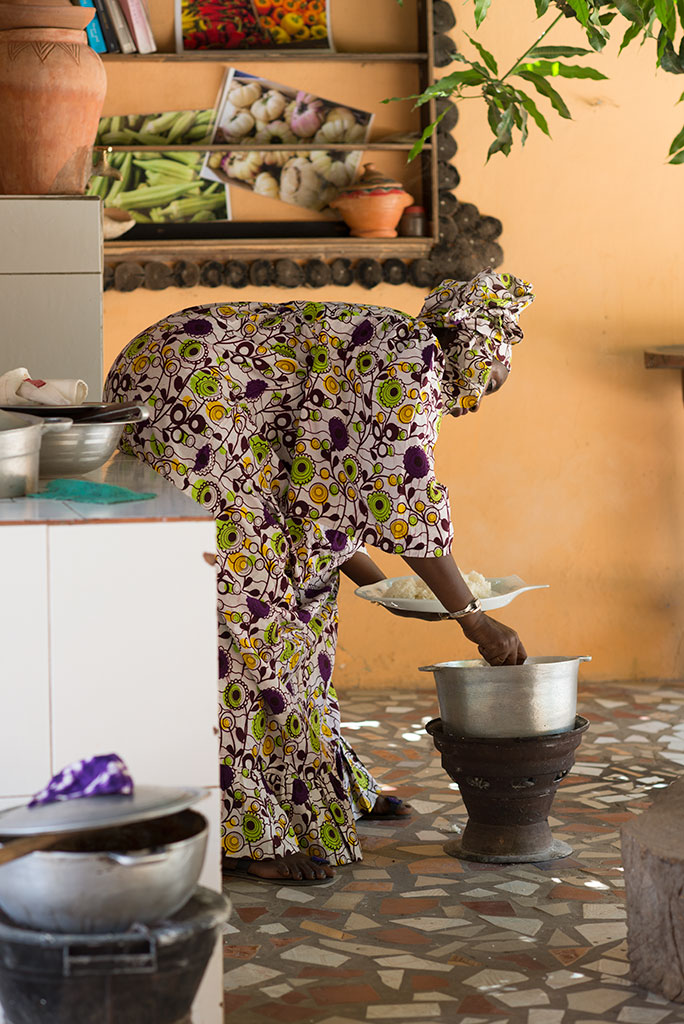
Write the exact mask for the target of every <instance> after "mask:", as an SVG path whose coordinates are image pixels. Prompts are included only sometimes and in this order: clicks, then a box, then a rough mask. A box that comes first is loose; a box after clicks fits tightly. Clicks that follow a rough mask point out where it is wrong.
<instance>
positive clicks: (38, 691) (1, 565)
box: [0, 526, 52, 802]
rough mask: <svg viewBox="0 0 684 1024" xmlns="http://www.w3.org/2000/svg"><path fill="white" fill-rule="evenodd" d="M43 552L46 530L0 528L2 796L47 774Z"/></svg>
mask: <svg viewBox="0 0 684 1024" xmlns="http://www.w3.org/2000/svg"><path fill="white" fill-rule="evenodd" d="M46 552H47V527H46V526H15V527H14V529H12V530H0V709H1V713H0V797H1V796H6V797H8V798H9V797H20V796H21V795H23V794H26V793H33V792H35V791H36V790H38V789H40V788H41V787H42V786H43V785H45V780H46V779H48V778H49V777H50V775H51V768H52V762H51V758H50V690H49V674H48V580H47V557H46ZM14 802H18V801H16V800H15V801H14Z"/></svg>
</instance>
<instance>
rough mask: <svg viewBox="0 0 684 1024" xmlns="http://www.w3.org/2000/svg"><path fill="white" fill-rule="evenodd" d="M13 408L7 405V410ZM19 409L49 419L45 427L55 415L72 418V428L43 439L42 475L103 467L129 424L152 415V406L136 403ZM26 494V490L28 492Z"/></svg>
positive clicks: (16, 409)
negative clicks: (150, 409) (150, 411)
mask: <svg viewBox="0 0 684 1024" xmlns="http://www.w3.org/2000/svg"><path fill="white" fill-rule="evenodd" d="M8 408H9V407H7V406H5V409H6V410H7V409H8ZM11 409H12V412H11V415H15V414H16V413H17V412H19V413H20V414H21V415H30V416H32V417H34V418H39V419H41V420H44V421H45V425H44V428H43V429H44V430H45V431H49V430H51V428H50V426H49V424H50V423H52V422H54V420H55V417H68V418H69V420H70V421H71V422H70V424H69V425H68V429H63V430H62V431H61V432H60V433H56V432H51V433H49V434H46V435H45V436H43V438H42V443H41V445H40V464H39V469H38V473H39V476H40V477H42V478H50V477H62V476H80V475H81V474H83V473H89V472H90V471H91V470H93V469H99V467H100V466H102V465H104V463H105V462H106V461H107V459H108V458H109V457H110V456H111V455H113V454H114V452H115V451H116V448H117V446H118V444H119V441H120V440H121V434H122V433H123V429H124V427H125V426H126V424H127V423H141V422H142V421H143V420H146V419H148V418H149V415H150V413H149V409H148V408H147V406H145V405H141V404H139V403H136V402H129V403H116V402H90V403H84V404H83V405H74V406H71V405H70V406H49V405H33V406H12V407H11ZM24 493H25V492H24Z"/></svg>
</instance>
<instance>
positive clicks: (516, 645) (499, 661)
mask: <svg viewBox="0 0 684 1024" xmlns="http://www.w3.org/2000/svg"><path fill="white" fill-rule="evenodd" d="M402 557H403V559H404V561H405V562H406V564H407V565H408V566H409V568H410V569H412V570H413V572H415V573H416V575H418V576H420V578H421V579H422V580H423V581H424V582H425V583H427V585H428V587H429V588H430V590H431V591H432V592H433V594H434V595H435V597H437V598H438V600H439V601H441V602H442V604H443V605H444V607H445V608H446V610H447V611H448V612H458V611H461V609H462V608H465V607H466V606H467V605H469V604H470V602H471V601H472V600H473V595H472V594H471V593H470V590H469V589H468V586H467V584H466V582H465V580H464V579H463V577H462V576H461V573H460V572H459V570H458V566H457V565H456V562H455V561H454V559H453V557H452V556H451V555H443V556H442V557H441V558H409V557H407V556H406V555H404V556H402ZM456 622H458V624H459V625H460V627H461V629H462V630H463V632H464V634H465V635H466V637H467V638H468V640H470V641H472V643H474V644H477V648H478V650H479V652H480V654H481V655H482V657H483V658H484V659H485V661H487V662H489V664H490V665H521V664H522V663H523V662H524V661H525V658H526V657H527V652H526V651H525V648H524V647H523V645H522V643H521V641H520V638H519V636H518V634H517V633H516V632H515V630H514V629H511V628H510V627H509V626H505V625H504V624H503V623H502V622H497V620H496V619H491V618H490V617H489V616H488V615H486V614H485V613H484V612H482V611H476V612H470V614H468V615H464V616H463V617H462V618H459V619H456Z"/></svg>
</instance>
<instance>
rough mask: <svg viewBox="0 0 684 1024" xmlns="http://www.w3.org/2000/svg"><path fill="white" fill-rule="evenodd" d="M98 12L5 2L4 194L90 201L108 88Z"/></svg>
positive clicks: (46, 2)
mask: <svg viewBox="0 0 684 1024" xmlns="http://www.w3.org/2000/svg"><path fill="white" fill-rule="evenodd" d="M93 14H94V9H93V8H92V7H90V8H88V7H76V6H74V5H72V4H69V3H67V2H65V0H40V2H39V3H38V2H34V0H21V2H17V0H0V97H2V102H0V139H2V145H1V146H0V194H3V195H82V194H83V193H84V192H85V189H86V186H87V184H88V179H89V177H90V174H91V172H92V148H93V144H94V142H95V136H96V135H97V127H98V124H99V119H100V113H101V111H102V104H103V103H104V95H105V90H106V87H107V77H106V74H105V69H104V64H103V63H102V61H101V60H100V58H99V57H98V55H97V54H96V53H95V51H94V50H92V49H91V48H90V47H89V46H88V41H87V38H86V34H85V32H84V28H85V26H86V25H87V24H88V22H89V21H90V20H91V18H92V17H93Z"/></svg>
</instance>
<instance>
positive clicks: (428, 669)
mask: <svg viewBox="0 0 684 1024" xmlns="http://www.w3.org/2000/svg"><path fill="white" fill-rule="evenodd" d="M438 668H439V665H421V666H420V668H419V669H418V671H419V672H436V671H437V669H438Z"/></svg>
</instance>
